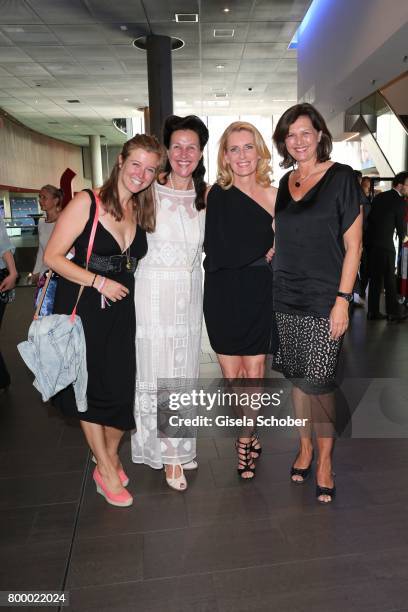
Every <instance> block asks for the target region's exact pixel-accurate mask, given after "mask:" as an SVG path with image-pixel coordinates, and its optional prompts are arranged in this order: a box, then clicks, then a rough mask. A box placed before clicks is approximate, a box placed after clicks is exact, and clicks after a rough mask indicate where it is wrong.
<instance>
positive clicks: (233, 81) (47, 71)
mask: <svg viewBox="0 0 408 612" xmlns="http://www.w3.org/2000/svg"><path fill="white" fill-rule="evenodd" d="M310 4H311V0H116V1H112V0H0V108H3V109H4V110H5V111H6V112H7V113H9V114H10V115H13V116H14V117H16V118H17V119H18V120H19V121H21V122H22V123H24V124H25V125H27V126H29V127H31V128H33V129H35V130H38V131H39V132H41V133H45V134H48V135H50V136H54V137H57V138H61V139H63V140H67V141H69V142H72V143H75V144H87V143H88V138H87V135H89V134H100V135H103V136H104V137H105V140H104V142H108V143H119V142H121V141H122V140H123V138H122V136H121V135H120V134H119V132H117V130H116V129H115V128H114V127H113V126H112V119H113V118H115V117H117V118H119V117H131V116H136V115H137V114H138V111H137V108H138V107H144V106H147V105H148V92H147V70H146V54H145V52H144V51H140V50H138V49H135V48H134V47H133V46H132V44H131V43H132V41H133V40H134V39H135V38H137V37H138V36H142V35H145V34H149V33H153V34H164V35H168V36H177V37H179V38H181V39H182V40H184V41H185V46H184V47H183V48H182V49H180V50H178V51H175V52H173V79H174V80H173V90H174V109H175V111H176V112H179V113H181V114H187V113H188V112H194V113H196V114H201V115H207V114H222V115H234V114H246V115H249V114H272V113H280V112H282V110H283V109H285V108H287V107H288V106H290V105H291V103H293V101H294V100H296V97H297V61H296V51H293V50H288V44H289V42H290V41H291V39H292V37H293V35H294V33H295V32H296V29H297V28H298V26H299V23H300V22H301V20H302V19H303V17H304V15H305V13H306V11H307V9H308V8H309V5H310ZM225 7H227V8H229V9H230V11H229V12H228V13H226V12H224V11H223V9H224V8H225ZM175 13H199V22H198V23H187V24H183V23H176V22H175V20H174V15H175ZM217 28H221V29H234V36H233V37H232V38H214V29H217ZM219 65H223V66H224V68H217V66H219ZM249 88H251V89H252V90H251V91H250V90H249ZM223 92H225V93H226V94H227V97H226V98H225V99H222V100H221V102H223V103H224V104H227V106H218V105H217V104H218V102H220V98H217V97H216V94H218V95H219V94H222V93H223ZM67 100H79V101H80V102H79V103H76V104H75V103H74V104H71V103H68V102H67Z"/></svg>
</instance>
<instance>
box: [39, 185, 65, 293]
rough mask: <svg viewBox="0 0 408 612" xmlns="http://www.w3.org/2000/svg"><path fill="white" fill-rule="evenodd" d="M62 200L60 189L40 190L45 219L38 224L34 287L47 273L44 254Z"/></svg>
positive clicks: (52, 186) (49, 187)
mask: <svg viewBox="0 0 408 612" xmlns="http://www.w3.org/2000/svg"><path fill="white" fill-rule="evenodd" d="M63 198H64V192H63V191H62V189H58V187H55V186H54V185H44V187H41V189H40V193H39V196H38V199H39V201H40V208H41V210H42V211H44V212H45V219H40V220H39V222H38V251H37V257H36V260H35V265H34V269H33V272H32V274H31V282H32V284H33V285H36V284H37V283H38V280H39V278H40V276H42V275H43V274H44V273H45V272H46V271H47V267H46V266H45V264H44V252H45V248H46V246H47V244H48V241H49V239H50V236H51V234H52V231H53V229H54V227H55V223H56V222H57V219H58V217H59V214H60V212H61V207H62V201H63Z"/></svg>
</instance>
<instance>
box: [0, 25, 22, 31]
mask: <svg viewBox="0 0 408 612" xmlns="http://www.w3.org/2000/svg"><path fill="white" fill-rule="evenodd" d="M3 30H4V32H24V28H20V27H19V26H4V27H3Z"/></svg>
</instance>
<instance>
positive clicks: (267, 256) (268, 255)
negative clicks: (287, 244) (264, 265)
mask: <svg viewBox="0 0 408 612" xmlns="http://www.w3.org/2000/svg"><path fill="white" fill-rule="evenodd" d="M274 255H275V249H274V248H273V247H271V248H270V249H269V251H267V252H266V253H265V259H266V261H267V262H268V263H271V261H272V257H273V256H274Z"/></svg>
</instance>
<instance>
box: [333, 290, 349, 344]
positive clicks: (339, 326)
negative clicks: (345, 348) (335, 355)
mask: <svg viewBox="0 0 408 612" xmlns="http://www.w3.org/2000/svg"><path fill="white" fill-rule="evenodd" d="M329 321H330V337H331V339H332V340H338V339H339V338H340V337H341V336H342V335H343V334H344V333H345V332H346V330H347V328H348V324H349V304H348V302H347V301H346V300H345V299H344V298H337V299H336V302H335V304H334V306H333V308H332V309H331V311H330V317H329Z"/></svg>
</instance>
